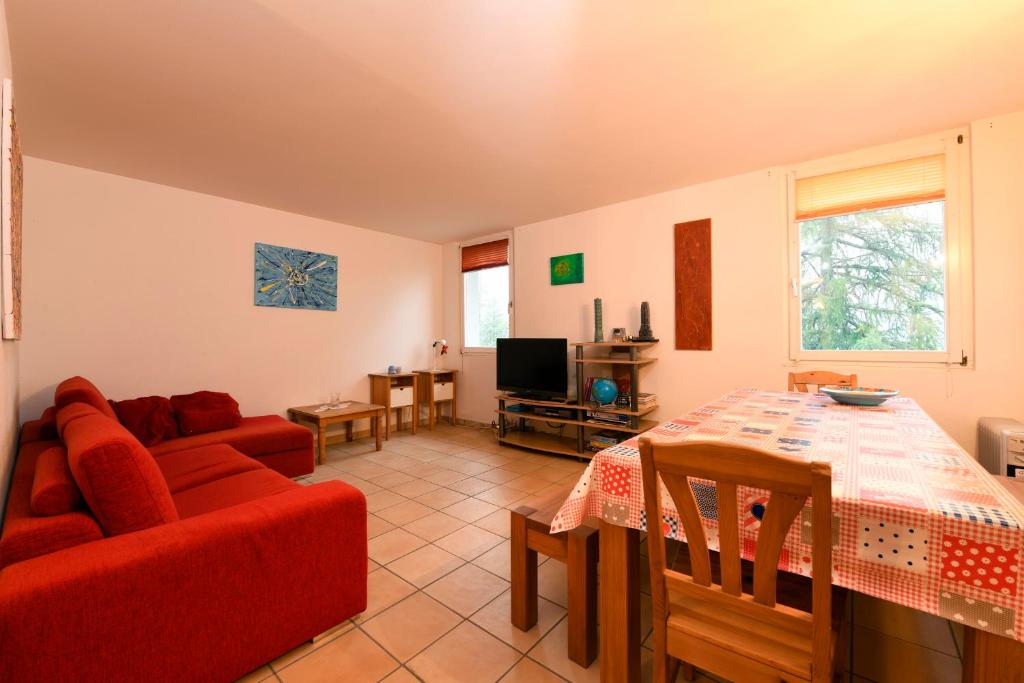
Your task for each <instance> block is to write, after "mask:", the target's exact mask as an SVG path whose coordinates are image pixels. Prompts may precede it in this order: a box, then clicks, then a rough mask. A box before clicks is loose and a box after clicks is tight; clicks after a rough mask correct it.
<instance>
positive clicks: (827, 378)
mask: <svg viewBox="0 0 1024 683" xmlns="http://www.w3.org/2000/svg"><path fill="white" fill-rule="evenodd" d="M828 384H834V385H837V386H840V387H856V386H857V374H856V373H854V374H852V375H840V374H839V373H837V372H829V371H828V370H808V371H807V372H791V373H789V390H790V391H799V392H802V393H805V394H806V393H809V392H810V389H809V388H808V387H809V386H810V385H813V386H814V391H818V390H819V389H820V388H821V387H823V386H825V385H828Z"/></svg>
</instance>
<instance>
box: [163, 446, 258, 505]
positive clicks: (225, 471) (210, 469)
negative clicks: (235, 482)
mask: <svg viewBox="0 0 1024 683" xmlns="http://www.w3.org/2000/svg"><path fill="white" fill-rule="evenodd" d="M156 464H157V467H159V468H160V472H161V473H162V474H163V475H164V479H166V480H167V487H168V488H169V489H170V491H171V494H172V495H173V494H175V493H179V492H181V491H184V490H185V489H191V488H195V487H196V486H202V485H203V484H208V483H210V482H211V481H216V480H217V479H223V478H224V477H229V476H231V475H232V474H241V473H242V472H248V471H250V470H262V469H265V468H264V466H263V465H261V464H260V463H258V462H256V461H255V460H253V459H252V458H249V457H246V456H244V455H242V454H241V453H239V452H238V451H236V450H235V449H234V448H232V447H231V446H227V445H225V444H214V445H212V446H200V447H199V448H193V449H190V450H187V451H178V452H177V453H170V454H168V455H165V456H163V457H162V458H158V459H157V461H156Z"/></svg>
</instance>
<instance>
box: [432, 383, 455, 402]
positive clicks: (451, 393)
mask: <svg viewBox="0 0 1024 683" xmlns="http://www.w3.org/2000/svg"><path fill="white" fill-rule="evenodd" d="M453 398H455V383H454V382H434V400H435V401H450V400H452V399H453Z"/></svg>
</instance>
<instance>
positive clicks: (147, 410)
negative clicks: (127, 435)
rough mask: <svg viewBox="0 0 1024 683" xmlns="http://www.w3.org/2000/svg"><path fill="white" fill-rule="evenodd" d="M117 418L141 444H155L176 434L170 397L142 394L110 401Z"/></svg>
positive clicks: (176, 427) (175, 423)
mask: <svg viewBox="0 0 1024 683" xmlns="http://www.w3.org/2000/svg"><path fill="white" fill-rule="evenodd" d="M110 404H111V405H112V406H113V407H114V412H115V413H117V419H118V420H120V422H121V424H123V425H124V426H125V429H127V430H128V431H129V432H131V433H132V435H133V436H134V437H135V438H136V439H138V440H139V441H141V442H142V445H143V446H147V447H148V446H155V445H156V444H158V443H160V442H161V441H163V440H164V439H174V438H177V436H178V423H177V421H176V420H175V419H174V408H173V407H172V406H171V401H170V399H167V398H165V397H163V396H143V397H142V398H133V399H129V400H127V401H111V402H110Z"/></svg>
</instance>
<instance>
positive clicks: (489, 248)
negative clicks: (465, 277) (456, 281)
mask: <svg viewBox="0 0 1024 683" xmlns="http://www.w3.org/2000/svg"><path fill="white" fill-rule="evenodd" d="M507 265H508V240H507V239H504V240H495V241H494V242H484V243H483V244H474V245H472V246H468V247H463V248H462V272H463V273H468V272H470V271H472V270H483V269H484V268H494V267H496V266H507Z"/></svg>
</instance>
